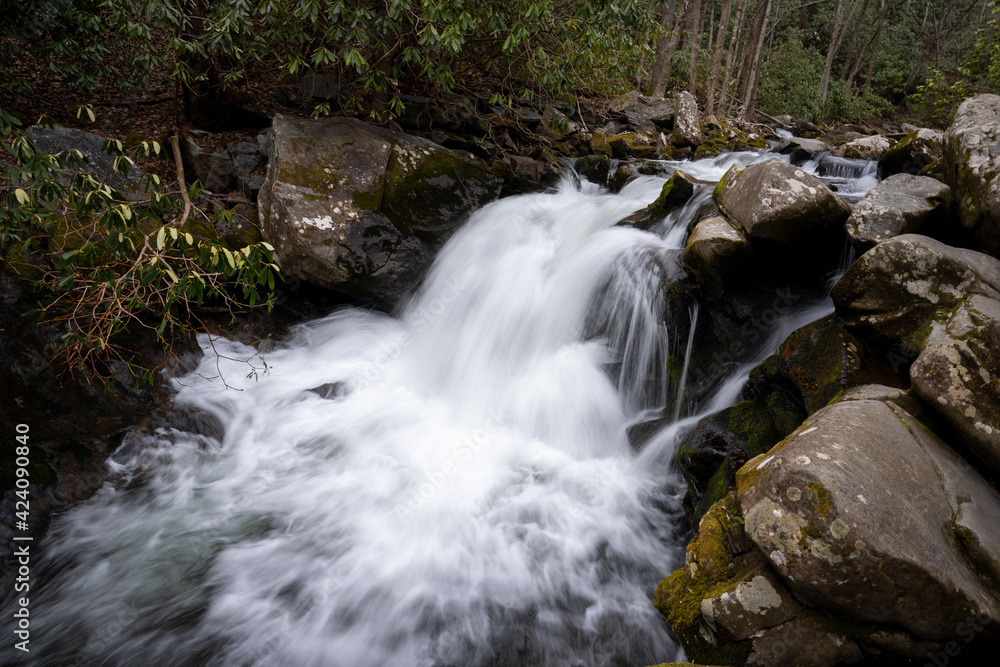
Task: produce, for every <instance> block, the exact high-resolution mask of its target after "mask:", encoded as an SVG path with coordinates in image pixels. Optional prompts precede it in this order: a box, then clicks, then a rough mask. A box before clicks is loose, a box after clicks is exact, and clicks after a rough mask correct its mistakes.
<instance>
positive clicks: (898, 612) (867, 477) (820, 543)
mask: <svg viewBox="0 0 1000 667" xmlns="http://www.w3.org/2000/svg"><path fill="white" fill-rule="evenodd" d="M737 488H738V493H739V500H740V507H741V509H742V515H743V517H744V520H745V526H746V534H747V536H748V537H749V538H750V539H751V540H752V541H753V543H754V544H755V545H756V546H757V548H758V549H759V550H760V552H761V553H763V554H766V555H767V558H768V560H769V561H770V564H771V566H772V567H774V569H775V570H776V571H777V572H778V573H779V574H780V575H781V577H782V579H783V580H784V581H785V583H786V584H787V585H788V587H789V588H790V589H791V590H792V591H793V592H794V594H795V596H796V597H797V598H798V599H799V600H801V601H802V602H803V603H805V604H807V605H811V606H819V607H823V608H825V609H828V610H831V611H834V612H836V613H837V614H838V615H840V616H841V617H842V618H844V619H845V620H848V621H852V622H859V623H878V624H887V625H892V626H896V627H900V628H903V629H905V630H906V631H908V632H910V633H912V634H913V635H915V636H917V637H922V638H925V639H930V640H955V639H958V637H957V633H958V632H960V631H961V628H962V627H964V626H963V624H964V622H965V621H966V620H967V619H968V618H969V616H970V614H974V615H977V617H978V619H979V620H980V621H981V623H980V624H981V626H982V627H983V632H984V633H988V635H989V636H991V637H1000V597H998V596H997V595H996V590H997V586H998V585H1000V579H998V575H1000V568H998V566H1000V549H997V545H1000V529H998V528H997V526H998V524H997V523H996V521H995V517H996V516H1000V495H998V493H997V491H996V490H995V489H993V488H992V487H991V486H990V485H989V484H988V483H987V482H986V481H985V480H984V479H983V478H982V476H981V475H979V474H978V473H977V472H976V471H975V470H973V469H972V468H971V467H969V465H968V464H967V463H965V461H964V460H963V459H961V458H960V457H959V456H958V455H957V454H956V453H955V452H954V451H953V450H952V449H950V448H949V447H948V446H947V445H946V444H944V443H943V442H942V441H941V440H940V439H939V438H937V437H936V436H934V435H933V434H931V433H930V432H928V431H927V430H925V429H924V427H923V426H922V425H921V424H919V423H918V422H917V421H916V420H914V419H913V417H912V416H910V415H909V414H908V413H906V412H905V411H904V410H902V409H901V408H899V407H898V406H896V405H894V404H892V403H885V402H881V401H850V402H841V403H834V404H833V405H830V406H828V407H826V408H823V409H822V410H820V411H818V412H816V413H815V414H814V415H812V416H811V417H810V418H809V419H807V420H806V421H805V423H803V424H802V426H800V427H799V428H798V429H797V430H796V431H795V432H794V433H793V434H792V435H790V436H789V437H788V438H786V439H785V440H784V441H782V442H781V443H780V444H779V445H778V446H777V447H775V448H774V449H772V450H771V451H770V452H768V453H767V454H763V455H761V456H759V457H757V458H755V459H751V460H750V461H749V462H748V463H747V464H746V465H744V466H743V468H741V469H740V471H739V473H738V474H737ZM991 517H992V519H991ZM969 532H971V533H973V534H974V535H975V538H974V539H967V538H966V537H963V535H967V533H969ZM970 543H971V544H973V549H972V550H970V549H969V547H968V546H967V545H968V544H970ZM991 549H993V551H990V550H991Z"/></svg>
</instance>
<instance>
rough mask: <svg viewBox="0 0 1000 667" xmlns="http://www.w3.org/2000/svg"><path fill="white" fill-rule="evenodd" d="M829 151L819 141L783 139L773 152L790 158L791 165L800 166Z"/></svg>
mask: <svg viewBox="0 0 1000 667" xmlns="http://www.w3.org/2000/svg"><path fill="white" fill-rule="evenodd" d="M829 150H830V146H828V145H827V144H826V142H823V141H820V140H819V139H803V138H802V137H793V138H792V139H785V140H784V141H782V142H781V143H780V144H778V145H777V147H775V149H774V152H775V153H781V154H782V155H788V156H790V159H791V161H792V164H802V163H803V162H806V161H808V160H814V159H816V158H817V157H818V155H819V154H820V153H824V152H827V151H829Z"/></svg>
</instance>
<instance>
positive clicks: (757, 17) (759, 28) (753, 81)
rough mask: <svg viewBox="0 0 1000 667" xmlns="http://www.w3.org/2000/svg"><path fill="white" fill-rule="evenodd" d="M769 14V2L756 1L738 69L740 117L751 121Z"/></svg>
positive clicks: (755, 105) (768, 0) (767, 0)
mask: <svg viewBox="0 0 1000 667" xmlns="http://www.w3.org/2000/svg"><path fill="white" fill-rule="evenodd" d="M770 14H771V0H758V2H757V10H756V11H755V12H754V17H753V23H751V24H750V36H749V39H748V40H747V50H746V53H745V54H744V56H743V66H742V67H741V68H740V85H739V89H738V93H737V96H738V97H739V98H740V99H742V100H743V107H742V108H741V109H740V116H742V117H743V118H745V119H747V120H751V119H752V117H753V113H754V111H755V109H756V107H757V81H758V79H759V78H760V61H761V53H762V52H763V49H764V37H765V36H766V35H767V19H768V17H769V16H770Z"/></svg>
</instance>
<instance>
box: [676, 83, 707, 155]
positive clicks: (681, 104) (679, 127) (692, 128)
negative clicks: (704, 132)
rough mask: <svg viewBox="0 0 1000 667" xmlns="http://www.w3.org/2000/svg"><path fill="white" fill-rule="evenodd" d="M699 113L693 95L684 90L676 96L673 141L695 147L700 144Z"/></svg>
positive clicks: (679, 144) (680, 144)
mask: <svg viewBox="0 0 1000 667" xmlns="http://www.w3.org/2000/svg"><path fill="white" fill-rule="evenodd" d="M700 120H701V115H700V114H699V113H698V102H697V101H696V100H695V99H694V95H692V94H691V93H689V92H688V91H686V90H685V91H684V92H682V93H681V94H680V96H678V98H677V116H676V119H675V120H674V130H673V142H674V143H675V144H677V145H678V146H690V147H691V148H696V147H697V146H700V145H701V124H700Z"/></svg>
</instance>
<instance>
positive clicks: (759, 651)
mask: <svg viewBox="0 0 1000 667" xmlns="http://www.w3.org/2000/svg"><path fill="white" fill-rule="evenodd" d="M837 630H838V629H837V628H836V627H831V623H830V622H829V621H827V620H826V619H825V618H824V617H823V616H822V615H820V614H818V613H816V612H806V613H804V614H800V615H798V616H796V617H795V618H794V619H792V620H790V621H789V622H788V623H785V624H784V625H782V626H780V627H777V628H774V629H773V630H771V631H769V632H767V633H764V635H763V636H761V637H759V638H756V639H754V641H753V653H751V654H750V657H749V658H747V662H746V664H747V667H783V666H784V665H795V667H832V666H833V665H851V664H854V663H856V662H861V661H862V660H863V659H864V655H863V654H862V653H861V649H859V648H858V645H857V643H856V642H855V641H854V640H853V639H851V638H849V637H847V636H845V634H844V633H843V631H839V632H838V631H837Z"/></svg>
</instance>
